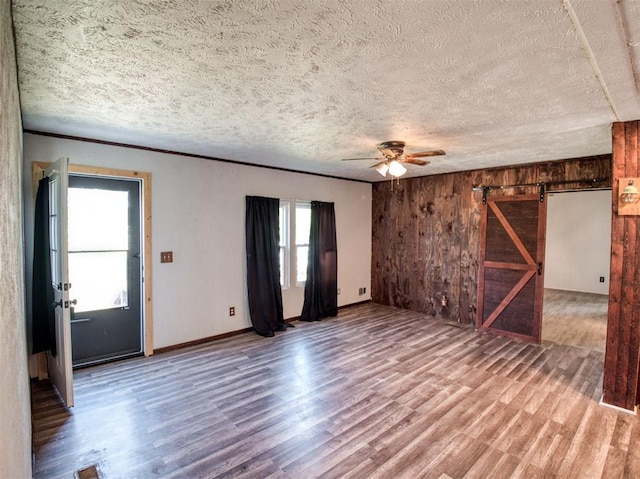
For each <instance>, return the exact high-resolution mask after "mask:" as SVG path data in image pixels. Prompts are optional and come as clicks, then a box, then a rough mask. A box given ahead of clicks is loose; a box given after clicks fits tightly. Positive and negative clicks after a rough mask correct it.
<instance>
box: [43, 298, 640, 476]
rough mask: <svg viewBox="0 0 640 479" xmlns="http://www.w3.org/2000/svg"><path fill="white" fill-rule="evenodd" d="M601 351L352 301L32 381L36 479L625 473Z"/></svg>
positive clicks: (625, 425)
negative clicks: (68, 398) (60, 396)
mask: <svg viewBox="0 0 640 479" xmlns="http://www.w3.org/2000/svg"><path fill="white" fill-rule="evenodd" d="M602 366H603V354H602V353H599V352H597V351H590V350H587V349H583V348H574V347H570V346H565V345H557V344H551V343H547V344H544V345H542V346H537V345H532V344H525V343H520V342H516V341H513V340H510V339H506V338H501V337H495V336H492V335H489V334H478V333H476V332H474V331H473V329H471V328H470V327H469V328H467V327H462V328H457V327H452V326H448V325H446V324H444V323H443V322H440V321H438V320H436V319H433V318H432V317H427V316H423V315H421V314H418V313H415V312H411V311H406V310H399V309H395V308H390V307H386V306H380V305H375V304H365V305H359V306H356V307H353V308H348V309H345V310H342V311H340V315H339V317H338V318H335V319H331V320H325V321H321V322H316V323H297V327H296V328H295V329H289V330H287V331H286V332H283V333H278V334H277V335H276V336H275V337H274V338H261V337H259V336H257V335H255V334H253V333H247V334H243V335H241V336H236V337H233V338H228V339H224V340H220V341H216V342H213V343H209V344H205V345H199V346H194V347H191V348H188V349H184V350H179V351H173V352H169V353H165V354H161V355H157V356H154V357H151V358H137V359H132V360H128V361H125V362H121V363H118V364H108V365H102V366H97V367H93V368H90V369H85V370H80V371H78V372H77V373H76V377H75V381H76V382H75V384H76V388H75V391H76V407H74V408H73V409H72V410H71V411H69V412H68V411H66V410H65V409H64V408H63V407H62V406H61V405H60V403H59V402H58V400H57V397H56V395H55V393H53V391H52V390H51V388H50V386H48V385H47V384H46V383H33V419H34V448H35V455H36V466H35V476H36V477H37V478H71V477H73V472H74V471H76V470H79V469H82V468H85V467H87V466H90V465H93V464H97V465H98V468H99V470H100V471H101V477H106V478H214V477H238V478H315V477H322V478H387V477H389V478H391V477H392V478H394V479H398V478H412V479H414V478H463V477H464V478H511V477H516V478H517V477H526V478H532V477H533V478H535V477H540V478H542V477H562V478H565V477H566V478H569V477H575V478H598V477H603V478H624V477H629V478H631V477H640V448H639V447H638V445H639V444H638V440H639V438H640V424H639V421H638V419H636V417H635V416H633V415H630V414H626V413H622V412H618V411H616V410H613V409H610V408H605V407H602V406H599V405H598V400H599V398H600V395H601V382H602Z"/></svg>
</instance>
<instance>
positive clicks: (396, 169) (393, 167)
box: [389, 160, 407, 178]
mask: <svg viewBox="0 0 640 479" xmlns="http://www.w3.org/2000/svg"><path fill="white" fill-rule="evenodd" d="M406 172H407V169H406V168H405V167H404V166H402V164H401V163H400V162H399V161H397V160H393V161H392V162H391V163H389V174H390V175H391V176H393V177H394V178H399V177H400V176H402V175H404V174H405V173H406Z"/></svg>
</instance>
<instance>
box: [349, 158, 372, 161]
mask: <svg viewBox="0 0 640 479" xmlns="http://www.w3.org/2000/svg"><path fill="white" fill-rule="evenodd" d="M381 159H382V158H343V159H342V160H341V161H354V160H381Z"/></svg>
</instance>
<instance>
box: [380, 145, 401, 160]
mask: <svg viewBox="0 0 640 479" xmlns="http://www.w3.org/2000/svg"><path fill="white" fill-rule="evenodd" d="M378 150H380V153H382V154H383V155H384V156H385V157H386V158H398V157H400V156H402V153H403V151H404V141H384V142H382V143H380V144H379V145H378Z"/></svg>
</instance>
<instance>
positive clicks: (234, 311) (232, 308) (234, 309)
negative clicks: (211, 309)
mask: <svg viewBox="0 0 640 479" xmlns="http://www.w3.org/2000/svg"><path fill="white" fill-rule="evenodd" d="M235 315H236V307H235V306H231V307H230V308H229V316H235Z"/></svg>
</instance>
